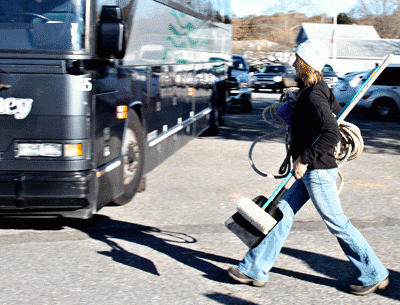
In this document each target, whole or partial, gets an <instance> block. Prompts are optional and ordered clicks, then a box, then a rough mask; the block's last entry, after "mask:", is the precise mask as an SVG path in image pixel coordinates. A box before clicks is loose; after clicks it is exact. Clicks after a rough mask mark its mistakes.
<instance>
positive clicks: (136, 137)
mask: <svg viewBox="0 0 400 305" xmlns="http://www.w3.org/2000/svg"><path fill="white" fill-rule="evenodd" d="M127 120H128V122H127V126H126V128H125V134H124V139H123V143H122V146H123V152H124V156H123V188H124V194H122V195H121V196H120V197H118V198H116V199H114V203H115V204H116V205H124V204H127V203H128V202H130V201H131V200H132V198H133V196H135V194H136V192H137V191H139V188H140V186H141V181H142V176H143V170H144V132H143V127H142V124H141V122H140V119H139V116H138V115H137V114H136V112H135V111H134V110H133V109H129V111H128V119H127Z"/></svg>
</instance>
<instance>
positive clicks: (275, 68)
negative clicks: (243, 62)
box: [253, 65, 297, 92]
mask: <svg viewBox="0 0 400 305" xmlns="http://www.w3.org/2000/svg"><path fill="white" fill-rule="evenodd" d="M295 86H297V81H296V70H295V69H294V67H292V66H288V65H268V66H263V67H261V68H258V71H256V72H254V81H253V88H254V91H255V92H257V91H259V90H260V89H272V91H273V92H276V91H277V90H279V92H283V89H284V88H287V87H295Z"/></svg>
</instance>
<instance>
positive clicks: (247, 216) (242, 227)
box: [225, 54, 393, 248]
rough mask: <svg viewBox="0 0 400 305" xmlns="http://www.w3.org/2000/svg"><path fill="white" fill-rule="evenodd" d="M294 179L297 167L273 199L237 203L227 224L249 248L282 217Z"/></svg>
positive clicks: (381, 67) (344, 111)
mask: <svg viewBox="0 0 400 305" xmlns="http://www.w3.org/2000/svg"><path fill="white" fill-rule="evenodd" d="M392 58H393V54H390V55H388V56H387V57H386V59H385V60H384V61H383V63H382V64H381V65H379V66H377V67H376V68H375V69H374V71H373V72H372V73H371V75H370V76H369V77H368V78H367V80H366V81H365V82H364V83H363V84H362V85H361V87H360V88H359V90H358V91H357V92H356V93H355V95H354V96H353V98H352V99H351V100H350V101H349V102H347V103H346V105H345V106H343V108H342V110H341V111H340V112H339V113H338V114H337V115H336V120H337V122H338V124H340V123H342V122H343V120H344V119H345V118H346V116H347V115H348V114H349V113H350V111H351V110H352V109H353V108H354V106H355V105H356V104H357V102H358V101H359V100H360V99H361V97H362V96H363V95H364V94H365V93H366V92H367V90H368V89H369V87H371V85H372V84H373V82H374V81H375V80H376V79H377V77H378V76H379V75H380V74H381V73H382V71H383V70H384V69H385V68H386V67H387V66H388V65H389V63H390V61H391V60H392ZM317 140H318V139H316V140H315V141H317ZM294 181H295V178H294V176H293V170H291V171H290V172H289V174H288V175H287V176H286V177H285V178H284V180H283V181H282V182H281V184H280V185H279V186H278V187H277V189H276V190H275V191H274V192H273V193H272V195H271V197H270V198H269V199H267V198H266V197H264V196H258V197H256V198H254V199H253V200H251V199H248V198H244V197H242V198H241V199H240V200H239V202H238V203H237V212H236V213H235V214H233V215H232V216H231V217H230V218H228V219H227V220H226V221H225V226H226V227H227V228H228V229H229V230H230V231H232V232H233V233H234V234H235V235H236V236H237V237H238V238H239V239H240V240H242V241H243V242H244V243H245V244H246V245H247V246H248V247H249V248H254V247H256V246H257V245H258V244H259V243H260V242H261V241H262V240H263V239H264V237H265V236H266V235H267V234H268V233H269V232H270V231H271V230H272V229H273V228H274V227H275V225H276V224H277V223H278V222H279V221H280V220H281V219H282V217H283V214H282V212H281V211H280V209H279V208H278V202H279V200H280V199H281V198H282V196H283V195H284V194H285V193H286V191H287V190H288V189H289V188H290V187H291V186H292V184H293V183H294Z"/></svg>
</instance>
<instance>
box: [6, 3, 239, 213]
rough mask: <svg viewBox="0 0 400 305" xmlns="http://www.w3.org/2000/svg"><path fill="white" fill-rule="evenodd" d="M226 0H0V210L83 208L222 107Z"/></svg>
mask: <svg viewBox="0 0 400 305" xmlns="http://www.w3.org/2000/svg"><path fill="white" fill-rule="evenodd" d="M230 23H231V14H230V10H229V2H228V0H192V1H188V0H158V1H155V0H114V1H113V0H107V1H106V0H0V215H61V216H64V217H76V218H88V217H90V216H91V215H93V213H95V212H96V211H98V210H99V209H101V208H102V207H104V206H105V205H108V204H110V203H112V204H113V205H122V204H125V203H128V202H130V201H131V199H132V198H133V196H134V195H135V193H136V192H137V191H138V190H139V189H140V188H141V187H142V184H143V180H144V175H145V174H146V173H148V172H149V171H150V170H152V169H153V168H155V167H156V166H157V165H159V164H160V163H161V162H163V161H164V160H165V159H166V158H168V157H169V156H171V155H172V154H173V153H174V152H176V151H177V150H178V149H179V148H180V147H182V146H183V145H184V144H186V143H187V142H188V141H189V140H190V139H192V138H193V137H195V136H197V135H199V134H200V133H201V132H203V131H205V130H211V131H216V129H217V128H218V124H219V122H220V116H221V115H222V114H223V111H224V109H225V99H226V96H227V95H226V94H227V93H226V92H227V90H226V88H225V87H226V86H225V79H226V76H227V70H228V69H227V65H228V64H229V62H230V60H231V38H232V34H231V24H230Z"/></svg>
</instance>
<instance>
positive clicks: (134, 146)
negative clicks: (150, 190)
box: [124, 129, 140, 185]
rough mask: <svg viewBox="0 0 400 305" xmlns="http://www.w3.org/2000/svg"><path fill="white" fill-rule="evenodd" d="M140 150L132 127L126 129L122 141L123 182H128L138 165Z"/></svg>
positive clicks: (130, 180) (133, 175) (131, 179)
mask: <svg viewBox="0 0 400 305" xmlns="http://www.w3.org/2000/svg"><path fill="white" fill-rule="evenodd" d="M139 160H140V150H139V145H138V142H137V140H136V136H135V133H134V132H133V130H132V129H127V132H126V134H125V142H124V184H125V185H126V184H130V183H131V182H132V181H133V179H134V177H135V175H136V171H137V168H138V166H139Z"/></svg>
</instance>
